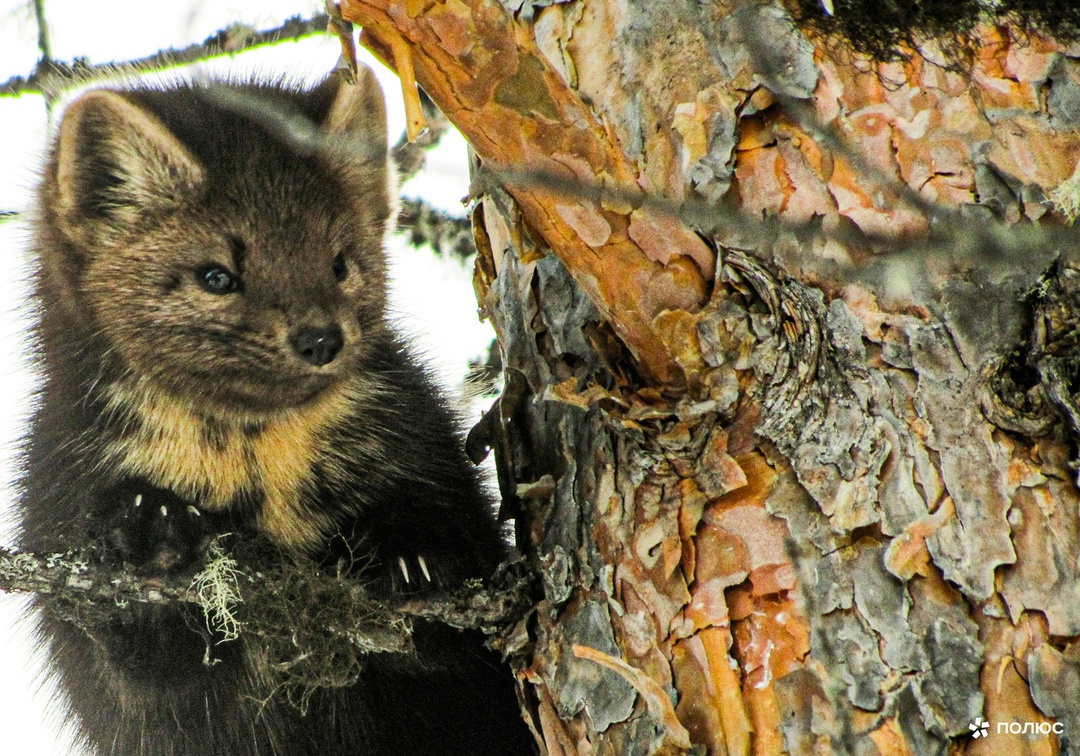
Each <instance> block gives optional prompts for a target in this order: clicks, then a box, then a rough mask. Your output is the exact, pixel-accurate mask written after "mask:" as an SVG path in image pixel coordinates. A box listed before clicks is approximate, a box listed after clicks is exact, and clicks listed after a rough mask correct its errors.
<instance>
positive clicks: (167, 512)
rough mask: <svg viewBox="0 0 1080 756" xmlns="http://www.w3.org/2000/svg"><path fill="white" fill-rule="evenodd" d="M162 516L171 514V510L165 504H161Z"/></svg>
mask: <svg viewBox="0 0 1080 756" xmlns="http://www.w3.org/2000/svg"><path fill="white" fill-rule="evenodd" d="M161 516H162V517H168V516H169V510H168V508H167V507H166V506H165V505H164V504H162V505H161Z"/></svg>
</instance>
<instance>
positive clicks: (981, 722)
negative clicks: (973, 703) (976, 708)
mask: <svg viewBox="0 0 1080 756" xmlns="http://www.w3.org/2000/svg"><path fill="white" fill-rule="evenodd" d="M968 729H969V730H971V737H973V738H985V737H988V736H989V735H990V723H989V722H987V721H986V720H985V719H983V718H982V717H975V721H974V722H972V723H971V724H969V725H968Z"/></svg>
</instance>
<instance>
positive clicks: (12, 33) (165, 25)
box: [0, 0, 492, 756]
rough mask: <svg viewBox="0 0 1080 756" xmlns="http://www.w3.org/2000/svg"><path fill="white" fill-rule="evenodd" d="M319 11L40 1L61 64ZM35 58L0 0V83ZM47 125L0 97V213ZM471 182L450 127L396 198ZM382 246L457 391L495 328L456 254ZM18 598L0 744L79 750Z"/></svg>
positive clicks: (24, 402) (3, 281)
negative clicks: (482, 313)
mask: <svg viewBox="0 0 1080 756" xmlns="http://www.w3.org/2000/svg"><path fill="white" fill-rule="evenodd" d="M321 8H322V3H320V2H315V1H314V0H233V1H232V2H216V1H215V2H210V1H209V0H204V1H203V2H170V3H148V2H145V0H99V1H98V2H93V3H88V2H85V0H47V2H46V5H45V9H46V14H47V19H48V22H49V32H50V41H51V45H52V55H53V58H54V59H56V60H61V61H69V62H70V61H71V60H73V59H75V58H85V59H87V61H88V62H90V63H92V64H96V63H107V62H111V61H124V60H131V59H135V58H141V57H144V56H147V55H152V54H153V53H155V52H157V51H158V50H160V49H164V48H168V47H173V48H180V47H184V46H186V45H189V44H192V43H197V42H201V41H203V40H204V39H206V38H207V37H208V36H210V35H211V34H213V33H215V32H216V31H218V30H220V29H223V28H225V27H227V26H229V25H230V24H233V23H242V24H246V25H248V26H251V27H253V28H255V29H267V28H272V27H275V26H277V25H279V24H280V23H281V22H282V21H284V20H285V19H287V18H289V17H291V16H295V15H301V16H303V17H305V18H310V17H311V16H313V15H315V14H316V13H318V12H319V11H320V9H321ZM339 52H340V45H339V44H338V42H337V41H336V40H335V39H332V38H330V37H323V36H320V37H314V38H309V39H305V40H302V41H299V42H285V43H281V44H278V45H274V46H272V47H264V48H259V49H256V50H251V51H248V52H246V53H241V54H238V55H236V56H233V57H227V58H217V59H215V60H213V61H210V62H207V63H202V64H197V65H195V66H189V67H187V68H186V69H185V71H186V75H191V76H214V75H221V74H222V72H225V71H229V72H264V73H269V74H277V73H281V72H287V73H289V74H291V75H294V76H298V77H302V78H304V79H306V80H309V81H312V82H314V81H317V80H318V79H320V78H322V77H323V76H325V75H326V73H327V72H328V71H330V69H331V68H332V67H333V66H334V64H335V62H336V61H337V57H338V54H339ZM360 53H361V56H362V58H363V59H364V60H365V61H366V62H368V64H369V65H371V66H372V67H373V68H374V69H375V70H376V73H377V74H378V76H379V80H380V82H381V83H382V85H383V90H384V91H385V93H386V95H387V102H388V110H389V117H390V135H391V140H392V141H393V140H396V139H397V137H398V136H399V135H400V134H401V131H402V129H403V125H404V111H403V108H402V105H401V96H400V89H399V87H398V83H397V79H396V77H395V76H394V74H392V73H391V72H389V71H387V70H386V69H385V68H383V67H382V66H380V65H379V64H378V63H376V62H375V61H374V60H373V59H371V58H370V56H367V54H366V53H365V52H364V51H363V50H360ZM38 57H39V52H38V49H37V26H36V24H35V22H34V11H33V6H32V3H31V2H30V1H29V0H21V1H19V2H12V1H11V0H0V80H7V79H8V78H10V77H12V76H16V75H28V74H29V73H30V72H31V71H32V70H33V68H34V66H35V64H36V62H37V59H38ZM49 130H50V124H49V123H48V121H47V118H46V111H45V104H44V101H43V98H42V97H40V96H38V95H30V94H27V95H22V96H20V97H0V137H2V147H0V211H17V212H20V211H24V210H26V208H27V207H28V206H29V205H30V203H31V201H32V196H33V191H34V186H35V184H36V181H37V178H36V175H37V170H38V166H39V165H40V162H41V159H42V154H43V151H44V149H45V146H46V144H47V141H48V134H49ZM467 189H468V179H467V168H466V148H465V143H464V140H462V138H461V137H460V136H459V135H458V134H457V133H456V132H451V133H450V134H448V135H447V136H446V137H444V138H443V140H442V142H441V143H440V145H439V147H438V148H436V149H435V150H434V151H432V152H430V153H429V154H428V158H427V164H426V167H425V169H424V171H423V172H422V173H421V174H420V175H418V176H417V177H416V178H414V179H412V180H411V181H410V182H409V183H408V184H407V185H406V186H405V187H404V188H403V194H405V195H407V196H414V197H423V198H424V199H426V200H427V201H428V202H429V203H431V204H432V205H434V206H436V207H438V208H440V209H442V210H445V211H447V212H450V213H454V214H457V215H463V214H464V208H463V207H462V205H461V202H460V200H461V198H462V197H464V196H465V194H466V193H467ZM27 238H28V232H27V228H26V226H25V223H24V222H23V221H22V220H20V219H18V218H17V219H14V220H6V221H0V261H2V267H0V269H2V270H3V273H2V274H0V397H3V399H2V401H0V543H3V544H4V545H10V543H11V520H10V517H8V516H7V511H8V508H9V507H10V503H11V501H12V499H13V497H14V495H15V491H14V488H13V486H12V480H13V478H14V464H15V455H16V452H17V445H18V440H19V437H20V436H21V434H22V428H23V426H24V423H25V420H26V418H27V416H28V414H29V412H30V409H31V401H32V399H31V396H32V391H33V386H34V376H33V372H32V370H31V369H30V366H29V365H28V364H27V360H26V348H25V340H24V337H23V334H24V333H25V330H26V326H27V319H28V317H29V313H28V311H27V308H26V305H25V290H26V287H25V279H26V271H27V270H28V265H29V260H28V253H27V249H26V246H27ZM390 254H391V264H392V269H393V271H394V273H395V284H396V285H395V288H394V291H393V293H392V305H393V307H394V309H395V312H396V314H397V316H398V318H399V320H400V322H401V323H402V326H403V327H404V328H405V330H406V331H407V332H409V333H410V334H411V335H412V336H413V337H414V339H415V341H416V342H417V343H418V345H419V346H420V348H421V349H422V350H423V351H424V352H425V353H427V355H428V356H429V358H430V359H431V361H432V362H433V363H434V364H435V365H436V367H437V368H438V370H439V373H440V375H441V376H442V378H443V381H444V383H445V384H446V385H447V387H448V388H449V389H450V390H451V391H457V390H460V387H461V383H462V376H463V375H464V373H465V370H466V367H467V364H468V361H469V359H471V358H477V357H481V356H482V355H483V353H484V352H485V351H486V348H487V345H488V344H489V343H490V341H491V338H492V332H491V329H490V328H489V327H488V326H487V325H486V324H481V323H479V321H478V319H477V317H476V303H475V299H474V297H473V293H472V287H471V273H470V271H469V270H467V269H466V268H465V267H463V266H462V265H461V264H460V263H459V262H457V261H454V260H446V259H440V258H437V257H435V256H434V255H432V254H430V252H428V251H427V250H415V249H411V248H408V247H407V246H405V245H404V244H403V243H396V244H395V245H394V247H393V248H392V249H391V250H390ZM24 607H25V600H24V599H22V598H20V597H17V596H8V595H4V594H0V753H4V754H17V755H18V756H62V755H64V754H82V753H83V751H82V750H80V749H79V748H78V747H77V746H76V745H75V744H74V743H73V741H72V737H71V731H70V729H68V728H66V727H65V722H64V716H63V710H62V708H60V709H54V710H51V711H50V705H51V704H54V703H55V702H56V701H58V700H59V699H58V698H57V693H56V691H55V689H53V688H52V687H51V686H50V685H49V684H48V682H47V681H46V680H45V679H44V678H43V676H42V671H41V662H40V658H39V657H38V655H37V654H36V653H35V651H34V642H33V639H32V624H31V623H30V622H28V621H27V620H26V618H25V616H24V615H25V612H24ZM223 756H226V755H224V754H223Z"/></svg>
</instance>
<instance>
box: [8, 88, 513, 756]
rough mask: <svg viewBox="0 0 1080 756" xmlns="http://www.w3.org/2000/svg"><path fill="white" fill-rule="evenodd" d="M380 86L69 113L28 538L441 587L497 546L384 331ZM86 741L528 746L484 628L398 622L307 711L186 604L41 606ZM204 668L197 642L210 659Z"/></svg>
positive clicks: (428, 386) (57, 156) (29, 476)
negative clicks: (405, 636) (90, 624)
mask: <svg viewBox="0 0 1080 756" xmlns="http://www.w3.org/2000/svg"><path fill="white" fill-rule="evenodd" d="M391 182H392V179H391V177H390V171H389V169H388V166H387V151H386V121H385V113H384V105H383V101H382V95H381V92H380V91H379V88H378V84H377V83H376V82H375V80H374V77H373V75H372V74H371V72H370V71H366V70H364V71H361V76H360V81H359V83H358V84H357V85H355V86H353V85H347V84H343V83H342V84H339V83H338V82H337V81H336V80H333V79H328V80H327V81H326V82H325V83H323V84H322V85H320V86H319V87H316V88H315V89H313V90H310V91H300V90H297V89H294V88H290V87H288V86H283V85H275V84H244V85H227V86H226V85H198V84H192V85H177V86H174V87H169V88H159V89H155V88H131V89H124V90H116V91H110V90H93V91H90V92H87V93H85V94H83V95H82V96H81V97H79V98H78V99H77V100H75V101H74V102H73V103H72V104H71V105H70V106H69V107H68V109H67V110H66V112H65V114H64V117H63V120H62V122H61V125H60V127H59V131H58V135H57V138H56V141H55V144H54V147H53V150H52V152H51V153H50V158H49V161H48V164H47V168H46V171H45V177H44V181H43V183H42V188H41V195H40V203H39V209H38V217H37V221H36V224H35V234H36V240H35V246H36V252H37V255H38V260H39V263H38V271H37V299H38V306H39V310H40V327H39V328H38V331H37V337H38V343H39V347H40V366H41V368H42V372H43V375H44V386H43V389H42V395H41V399H40V408H39V410H38V411H37V413H36V416H35V418H34V420H33V424H32V429H31V434H30V438H29V441H28V444H27V452H26V465H25V469H26V472H25V476H24V481H23V487H24V493H23V496H22V501H21V515H22V533H21V544H20V545H21V546H22V547H23V548H25V549H30V550H34V551H39V552H51V551H62V550H67V549H71V548H79V547H83V546H86V545H89V544H91V543H96V544H105V546H106V547H107V549H111V553H114V554H115V555H116V558H117V559H125V560H128V561H130V562H132V563H134V564H136V565H137V566H138V567H139V568H140V569H143V570H145V571H147V572H151V573H154V572H157V573H165V572H168V571H172V570H178V569H181V568H185V567H189V566H191V565H194V564H198V562H199V561H200V560H201V559H202V558H203V556H204V550H205V547H206V544H207V543H208V541H209V539H210V538H211V537H212V536H214V535H216V534H218V533H223V532H228V533H232V534H234V536H233V538H234V539H240V540H244V541H248V542H265V543H266V544H268V545H269V546H268V548H270V549H271V551H275V550H276V553H278V554H280V558H281V559H284V560H293V559H297V558H300V559H311V560H314V561H316V562H317V563H319V564H322V565H324V566H326V567H327V568H335V569H340V566H341V565H345V566H346V567H347V568H351V569H353V570H354V572H356V573H358V577H359V578H360V579H361V580H364V581H366V582H367V583H368V584H369V585H370V586H371V587H372V589H373V590H374V591H376V592H379V593H382V594H387V593H390V592H395V591H402V590H408V591H414V590H419V591H435V592H437V591H441V590H448V589H453V588H456V587H458V586H460V585H461V584H462V582H463V581H465V580H467V579H469V578H483V577H487V576H489V575H490V574H491V572H492V570H493V569H494V567H495V566H496V565H497V564H498V562H499V561H500V560H501V559H502V558H503V557H504V556H505V554H504V551H505V547H504V545H503V541H502V537H501V534H500V531H499V528H498V527H497V525H496V523H495V522H494V518H493V515H492V511H491V505H490V502H489V501H488V500H487V499H486V498H485V496H484V494H483V493H482V491H481V488H480V485H479V483H478V479H477V476H476V473H475V471H474V470H473V468H472V467H471V465H470V464H469V462H468V461H467V459H466V457H465V455H464V452H463V450H462V444H461V439H460V438H459V434H458V431H457V429H456V427H455V423H454V418H453V416H452V413H451V412H450V411H449V410H448V409H447V407H446V404H445V402H444V401H443V400H442V399H441V398H440V397H439V394H438V392H437V390H436V389H435V387H434V386H433V384H432V382H431V380H430V379H429V378H428V377H427V375H426V374H425V372H424V370H423V368H422V367H421V366H420V365H419V364H418V363H417V362H416V361H415V360H414V359H413V358H412V357H411V356H410V355H409V354H408V352H407V350H406V349H405V347H404V346H403V344H402V343H401V341H400V339H399V338H398V337H397V336H396V335H395V334H394V333H393V331H392V330H391V329H390V328H389V326H388V325H387V321H386V316H385V311H384V310H385V296H386V272H385V262H384V259H383V241H384V237H385V235H386V233H387V231H388V227H389V224H390V222H391V220H390V218H391V215H392V212H393V209H394V201H393V196H392V194H393V193H392V190H391ZM43 616H44V618H43V620H42V632H43V638H44V641H43V642H45V643H47V644H48V646H49V649H50V651H51V654H52V662H53V669H54V671H55V673H56V676H57V677H58V679H59V681H60V683H61V685H62V687H63V688H64V689H65V690H66V692H67V694H68V696H69V698H70V700H71V706H72V709H73V712H74V713H75V715H76V716H77V717H78V720H79V725H80V732H81V733H82V735H83V736H84V737H85V739H86V741H87V742H88V743H89V744H90V745H91V746H92V747H94V748H95V749H96V750H97V752H99V753H101V754H116V755H118V756H119V755H123V756H151V755H159V754H160V755H162V756H165V755H172V754H176V755H179V754H186V755H187V756H203V755H205V756H209V755H210V754H214V755H215V756H218V755H222V754H230V755H235V756H244V755H248V754H251V755H253V754H278V755H285V754H305V756H306V755H307V754H311V753H318V754H384V753H385V754H391V753H393V754H515V755H517V754H525V753H529V752H530V751H531V750H532V746H531V738H530V736H529V735H528V733H527V730H526V729H525V727H524V725H523V724H522V722H521V719H520V717H519V716H518V713H517V704H516V697H515V694H514V690H513V685H512V681H511V679H510V677H509V674H508V671H507V670H505V669H503V668H500V666H499V664H498V660H497V659H496V658H494V657H493V656H492V655H490V654H488V653H487V652H485V651H484V650H483V649H482V647H481V638H480V637H479V636H478V635H474V634H467V633H464V634H463V633H457V632H456V631H452V630H449V629H447V628H442V627H438V626H435V625H431V626H421V627H419V628H418V629H417V633H416V645H417V653H416V655H415V656H412V657H404V656H394V655H376V656H374V657H372V658H371V659H370V660H369V661H368V663H367V664H366V666H365V667H364V670H363V672H362V673H361V676H360V679H359V681H358V682H357V683H356V684H355V685H353V686H351V687H347V688H343V689H334V690H329V689H328V690H323V691H320V692H318V693H316V694H315V695H314V696H313V697H312V699H311V701H310V703H309V708H308V711H307V713H306V715H304V716H301V715H300V713H299V712H298V711H297V710H296V709H294V708H293V707H292V706H291V705H290V704H289V703H288V702H287V701H285V700H283V699H284V697H283V696H282V695H281V694H280V693H278V694H275V690H276V689H277V686H278V684H279V683H280V680H278V679H277V678H276V676H275V673H274V672H273V671H272V670H271V669H270V668H269V667H268V666H267V664H266V663H265V661H263V659H262V656H261V655H260V653H259V652H258V651H256V650H255V648H254V646H249V645H248V644H247V643H246V642H245V641H244V640H243V639H241V640H240V641H233V642H229V643H221V642H217V641H216V640H215V639H213V638H210V640H209V643H210V649H209V651H210V652H209V653H207V652H208V648H207V643H208V641H207V633H206V631H205V629H202V630H200V626H201V618H199V617H198V616H196V613H195V612H188V611H186V610H181V609H146V608H143V609H139V608H132V609H131V610H130V613H129V614H128V615H124V616H120V617H119V618H118V620H117V622H116V623H115V625H114V626H111V627H108V628H90V629H87V628H81V627H79V626H78V624H77V623H71V622H67V621H62V620H59V619H55V618H52V617H51V615H50V613H49V612H48V611H45V612H44V613H43ZM204 659H213V660H214V661H215V663H213V664H209V665H208V664H207V663H205V661H204Z"/></svg>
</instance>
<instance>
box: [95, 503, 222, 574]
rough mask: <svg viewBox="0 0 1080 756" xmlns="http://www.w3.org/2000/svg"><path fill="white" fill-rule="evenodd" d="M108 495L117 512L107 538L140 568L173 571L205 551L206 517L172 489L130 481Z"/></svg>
mask: <svg viewBox="0 0 1080 756" xmlns="http://www.w3.org/2000/svg"><path fill="white" fill-rule="evenodd" d="M110 498H112V499H113V501H112V502H110V503H111V505H112V507H111V508H113V511H114V512H115V513H116V517H115V519H114V521H113V527H112V529H111V532H110V537H111V538H110V539H111V541H112V543H113V545H114V546H116V547H117V549H119V550H120V553H121V554H122V555H123V557H124V559H126V560H127V561H129V562H131V563H133V564H134V565H136V566H137V567H139V568H140V569H144V570H147V571H152V572H167V571H169V570H176V569H179V568H182V567H185V566H187V565H189V564H191V563H193V562H195V561H196V560H198V559H200V558H201V557H202V555H203V554H204V553H205V551H206V547H207V545H208V544H209V542H210V539H211V537H212V535H213V533H212V532H211V528H210V524H209V523H208V521H207V520H208V518H207V517H206V515H205V514H204V513H203V512H200V511H199V509H198V508H197V507H195V506H194V505H192V504H191V503H189V502H186V501H184V500H183V499H181V498H180V497H179V496H177V495H176V494H174V493H172V492H171V491H167V490H165V489H161V488H157V487H154V486H149V485H144V486H139V485H131V484H129V485H124V486H121V487H119V488H117V489H116V490H115V491H114V492H111V493H110Z"/></svg>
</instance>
